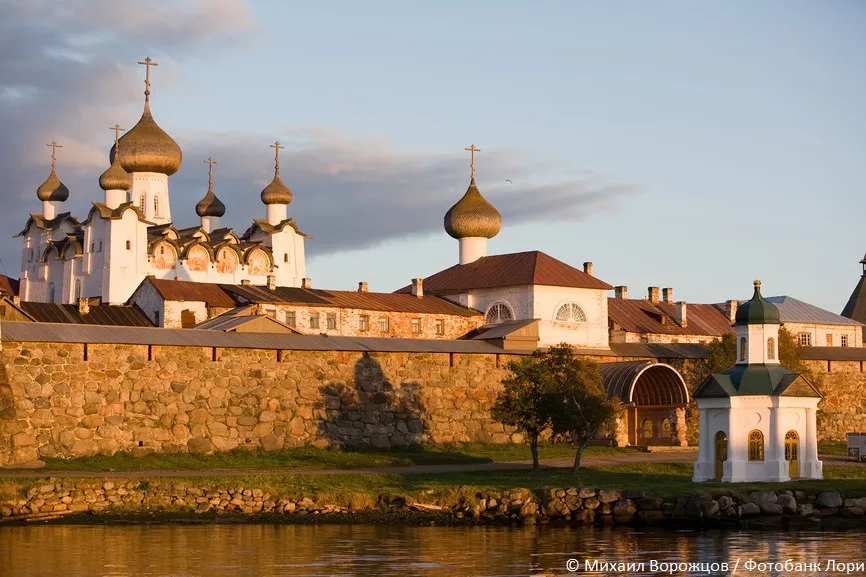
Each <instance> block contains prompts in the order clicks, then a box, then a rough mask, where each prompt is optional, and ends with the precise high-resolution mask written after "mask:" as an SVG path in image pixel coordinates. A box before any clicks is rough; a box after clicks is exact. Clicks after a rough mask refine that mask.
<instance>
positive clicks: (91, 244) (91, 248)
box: [90, 241, 95, 252]
mask: <svg viewBox="0 0 866 577" xmlns="http://www.w3.org/2000/svg"><path fill="white" fill-rule="evenodd" d="M93 248H94V246H93V241H90V252H95V251H94V250H93Z"/></svg>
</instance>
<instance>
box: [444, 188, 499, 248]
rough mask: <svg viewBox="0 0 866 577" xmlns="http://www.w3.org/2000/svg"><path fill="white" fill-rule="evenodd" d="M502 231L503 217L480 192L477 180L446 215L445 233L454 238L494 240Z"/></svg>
mask: <svg viewBox="0 0 866 577" xmlns="http://www.w3.org/2000/svg"><path fill="white" fill-rule="evenodd" d="M500 230H502V215H501V214H499V211H498V210H496V208H495V207H494V206H493V205H492V204H490V203H489V202H487V200H486V199H485V198H484V197H483V196H481V193H480V192H478V187H477V186H475V179H474V178H473V179H472V181H471V182H470V183H469V188H468V189H467V190H466V194H464V195H463V198H461V199H460V200H459V201H457V204H455V205H454V206H452V207H451V208H450V209H449V210H448V212H447V213H445V232H447V233H448V234H449V235H451V236H452V237H453V238H467V237H484V238H493V237H494V236H496V235H497V234H499V231H500Z"/></svg>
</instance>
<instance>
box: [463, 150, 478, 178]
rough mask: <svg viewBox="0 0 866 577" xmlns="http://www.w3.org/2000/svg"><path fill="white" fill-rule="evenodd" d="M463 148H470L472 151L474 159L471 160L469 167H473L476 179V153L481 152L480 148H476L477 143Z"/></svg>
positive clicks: (473, 176) (473, 175) (473, 174)
mask: <svg viewBox="0 0 866 577" xmlns="http://www.w3.org/2000/svg"><path fill="white" fill-rule="evenodd" d="M463 150H468V151H470V152H471V153H472V160H471V161H470V162H469V168H471V169H472V179H473V180H475V153H476V152H481V149H480V148H475V145H474V144H473V145H471V146H470V147H469V148H464V149H463Z"/></svg>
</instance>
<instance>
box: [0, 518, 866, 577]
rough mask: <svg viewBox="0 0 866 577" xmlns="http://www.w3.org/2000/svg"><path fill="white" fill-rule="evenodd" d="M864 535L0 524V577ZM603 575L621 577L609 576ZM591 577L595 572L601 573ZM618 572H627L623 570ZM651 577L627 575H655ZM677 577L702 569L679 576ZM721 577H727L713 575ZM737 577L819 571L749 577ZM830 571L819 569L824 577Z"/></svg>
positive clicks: (392, 570)
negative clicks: (24, 525) (31, 525)
mask: <svg viewBox="0 0 866 577" xmlns="http://www.w3.org/2000/svg"><path fill="white" fill-rule="evenodd" d="M864 537H866V534H864V533H851V532H848V533H829V532H826V533H819V532H808V533H804V532H801V533H782V532H766V531H764V532H725V531H705V532H692V531H660V530H653V531H635V530H632V529H626V528H622V529H620V528H618V529H615V530H614V529H609V530H594V529H583V528H575V529H570V528H549V527H530V528H516V529H508V528H476V527H471V528H445V527H441V528H440V527H422V528H419V527H373V526H290V525H289V526H271V525H207V526H192V527H191V526H109V527H103V526H94V527H86V526H33V527H29V526H28V527H4V528H0V575H3V576H4V577H5V576H7V575H8V576H15V577H42V576H45V577H48V576H51V577H54V576H63V577H85V576H86V577H91V576H100V577H102V576H105V577H108V576H113V577H120V576H130V577H131V576H135V577H157V576H159V577H193V576H196V577H197V576H202V577H224V576H225V577H228V576H247V575H254V576H268V577H270V576H281V575H292V576H301V575H305V576H320V575H327V576H349V575H365V576H366V575H371V576H372V575H376V576H383V577H387V576H395V575H399V576H401V577H406V576H409V575H422V576H430V577H434V576H437V577H438V576H454V577H464V576H481V575H484V576H494V575H497V576H498V575H540V574H544V575H546V576H552V575H585V574H587V573H585V572H584V571H578V572H576V573H574V572H571V573H570V572H568V571H567V570H566V564H567V561H568V559H569V558H580V559H581V569H583V568H584V565H583V563H584V562H585V560H586V559H597V560H600V561H624V562H628V561H631V562H634V561H644V562H645V563H646V567H647V569H648V568H649V563H650V561H651V560H653V559H655V560H657V561H672V560H676V561H692V562H708V563H711V562H722V561H727V562H730V563H732V564H733V562H734V561H735V560H736V559H737V558H740V559H741V564H745V562H746V560H747V559H749V558H752V559H755V560H756V561H759V562H764V561H768V560H781V561H784V560H786V559H793V560H794V561H802V562H822V563H825V562H826V560H827V559H837V560H839V561H847V562H861V561H863V560H864V559H866V553H864V552H862V548H861V547H862V544H863V542H864ZM606 573H607V574H608V575H614V574H617V573H615V572H614V573H611V572H606ZM596 574H598V573H596ZM621 574H622V575H625V574H626V573H621ZM650 574H652V573H650V572H649V571H648V570H647V571H646V572H643V573H631V575H650ZM677 574H678V575H692V574H701V575H707V573H695V572H689V571H686V572H681V573H677ZM712 574H713V575H722V574H724V573H720V572H717V573H712ZM737 574H738V575H807V574H808V575H816V573H814V572H810V573H807V572H794V573H780V572H773V571H769V572H768V571H764V572H758V571H752V572H751V573H749V572H747V571H746V570H745V568H744V567H743V566H742V565H741V567H740V569H739V570H738V571H737ZM823 574H826V573H823Z"/></svg>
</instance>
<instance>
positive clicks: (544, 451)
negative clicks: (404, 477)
mask: <svg viewBox="0 0 866 577" xmlns="http://www.w3.org/2000/svg"><path fill="white" fill-rule="evenodd" d="M629 452H634V449H631V448H626V449H619V448H615V447H589V448H588V449H587V451H586V453H585V454H587V455H615V454H622V453H629ZM539 454H540V456H541V458H542V459H570V458H572V457H573V456H574V449H573V448H572V447H571V446H570V445H568V444H548V443H543V444H541V445H540V446H539ZM530 458H531V455H530V453H529V447H528V446H526V445H487V444H467V445H459V446H458V445H442V446H437V447H414V448H407V449H393V450H378V451H377V450H360V451H350V450H340V449H317V448H315V447H298V448H292V449H283V450H280V451H261V450H253V451H250V450H245V449H235V450H234V451H228V452H225V453H217V454H215V455H208V456H205V455H197V454H194V453H168V454H165V453H149V454H147V455H143V456H136V455H133V454H131V453H123V452H119V453H115V454H114V455H110V456H109V455H97V456H94V457H81V458H76V459H45V466H46V469H49V470H52V471H92V472H103V471H154V470H186V471H202V470H208V469H256V470H268V469H307V470H316V469H318V470H321V469H361V468H375V467H391V466H410V465H446V464H448V465H450V464H471V463H490V462H506V461H524V460H529V459H530Z"/></svg>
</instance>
